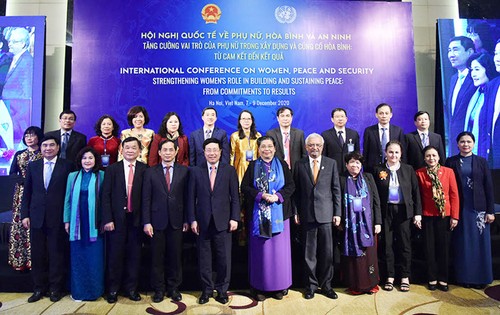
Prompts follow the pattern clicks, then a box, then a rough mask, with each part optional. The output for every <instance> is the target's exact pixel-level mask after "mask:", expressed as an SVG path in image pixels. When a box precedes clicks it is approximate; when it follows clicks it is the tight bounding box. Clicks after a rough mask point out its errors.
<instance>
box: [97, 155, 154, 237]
mask: <svg viewBox="0 0 500 315" xmlns="http://www.w3.org/2000/svg"><path fill="white" fill-rule="evenodd" d="M123 163H124V162H123V160H122V161H119V162H116V163H114V164H111V165H110V166H108V168H107V169H106V176H104V183H103V184H102V186H103V187H102V199H101V202H102V220H101V223H102V224H103V225H105V224H107V223H110V222H113V223H114V225H115V229H116V230H117V231H120V230H123V229H125V227H126V216H125V214H126V212H127V201H128V199H127V187H126V181H125V172H124V169H123ZM147 168H148V166H147V165H146V164H144V163H141V162H139V161H136V163H135V172H134V184H133V185H132V209H133V211H132V214H133V218H134V226H139V224H140V222H141V199H142V179H143V176H144V172H145V171H146V169H147Z"/></svg>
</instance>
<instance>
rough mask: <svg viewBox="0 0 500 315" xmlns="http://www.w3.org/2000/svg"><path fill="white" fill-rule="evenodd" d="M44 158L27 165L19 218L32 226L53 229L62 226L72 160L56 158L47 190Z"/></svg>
mask: <svg viewBox="0 0 500 315" xmlns="http://www.w3.org/2000/svg"><path fill="white" fill-rule="evenodd" d="M43 168H44V159H40V160H36V161H33V162H31V163H29V164H28V172H27V173H26V179H25V181H24V193H23V200H22V203H21V220H22V219H24V218H30V224H31V227H32V228H37V229H40V228H42V227H48V228H54V227H58V226H62V225H63V211H64V196H65V192H66V182H67V180H68V175H69V173H71V172H72V171H73V170H74V166H73V163H71V162H70V161H67V160H64V159H60V158H58V159H57V161H56V164H55V165H54V169H53V171H52V176H51V178H50V182H49V186H48V187H47V190H46V189H45V186H44V180H43Z"/></svg>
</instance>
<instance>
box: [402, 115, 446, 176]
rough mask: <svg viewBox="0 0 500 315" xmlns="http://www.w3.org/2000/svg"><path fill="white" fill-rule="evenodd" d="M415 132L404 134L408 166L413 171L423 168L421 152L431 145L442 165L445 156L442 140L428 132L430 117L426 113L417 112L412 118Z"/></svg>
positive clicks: (422, 154)
mask: <svg viewBox="0 0 500 315" xmlns="http://www.w3.org/2000/svg"><path fill="white" fill-rule="evenodd" d="M413 121H414V122H415V127H417V130H416V131H413V132H410V133H407V134H406V156H407V157H408V164H410V165H411V166H413V169H414V170H418V169H419V168H422V167H424V166H425V165H426V164H425V162H424V153H423V152H422V150H423V149H424V148H425V147H426V146H428V145H432V146H434V147H436V149H437V150H438V153H439V163H440V164H441V165H443V164H444V161H445V160H446V154H445V150H444V145H443V140H442V139H441V136H440V135H438V134H437V133H434V132H431V131H429V126H430V123H431V119H430V115H429V113H428V112H426V111H419V112H417V113H416V114H415V116H413Z"/></svg>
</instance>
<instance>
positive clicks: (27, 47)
mask: <svg viewBox="0 0 500 315" xmlns="http://www.w3.org/2000/svg"><path fill="white" fill-rule="evenodd" d="M44 44H45V17H44V16H15V17H12V16H8V17H5V16H2V17H0V95H1V98H0V176H2V175H8V174H9V169H10V165H11V162H12V160H13V157H14V154H15V152H16V151H17V150H21V149H24V148H25V146H24V144H23V141H22V140H23V133H24V130H25V129H26V128H27V127H29V126H32V125H34V126H41V119H42V87H43V62H44V52H45V51H44Z"/></svg>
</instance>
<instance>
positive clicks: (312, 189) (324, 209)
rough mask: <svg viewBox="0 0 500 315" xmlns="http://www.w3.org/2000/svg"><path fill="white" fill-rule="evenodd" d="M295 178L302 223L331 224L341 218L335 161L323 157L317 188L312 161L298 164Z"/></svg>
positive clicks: (307, 160)
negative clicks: (334, 219) (335, 218)
mask: <svg viewBox="0 0 500 315" xmlns="http://www.w3.org/2000/svg"><path fill="white" fill-rule="evenodd" d="M293 178H294V181H295V194H294V197H295V205H296V206H297V211H298V214H299V216H300V221H301V222H303V223H306V222H310V223H313V222H317V223H330V222H332V221H333V216H339V217H340V216H341V210H340V203H341V201H340V199H341V196H340V184H339V173H338V171H337V163H336V162H335V160H333V159H330V158H328V157H326V156H323V157H321V164H320V165H319V173H318V178H317V181H316V184H315V183H314V179H313V178H314V177H313V173H312V169H311V165H310V164H309V157H306V158H303V159H301V160H300V161H297V162H295V166H294V171H293Z"/></svg>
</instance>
